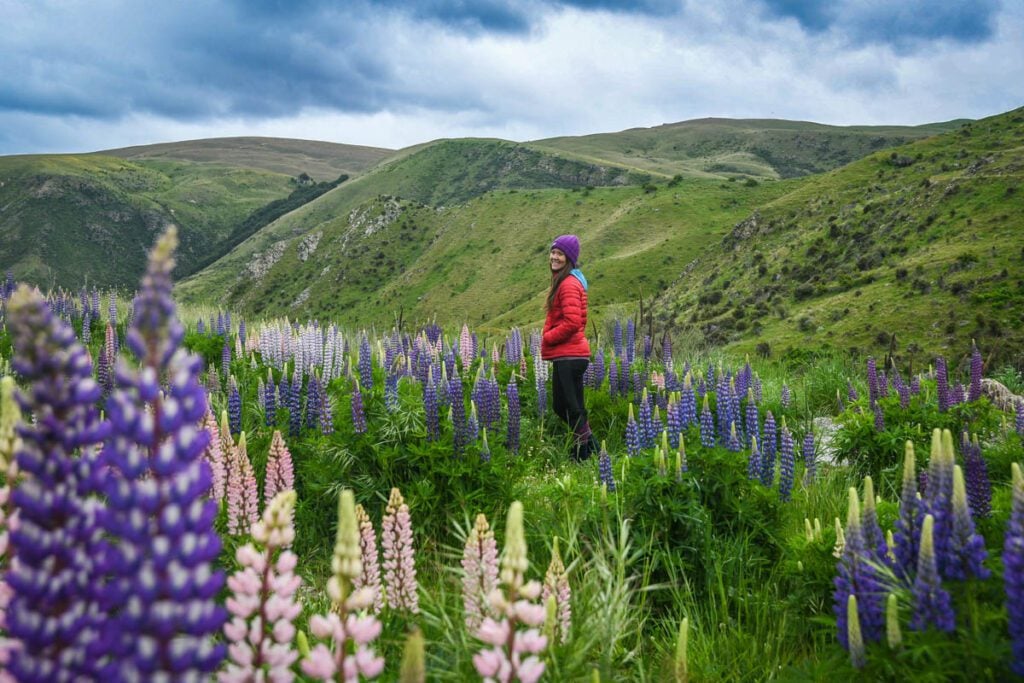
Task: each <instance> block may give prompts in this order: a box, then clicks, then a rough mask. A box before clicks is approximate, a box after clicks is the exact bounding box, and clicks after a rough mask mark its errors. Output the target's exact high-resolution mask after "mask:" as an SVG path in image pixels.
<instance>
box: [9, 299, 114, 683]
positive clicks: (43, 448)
mask: <svg viewBox="0 0 1024 683" xmlns="http://www.w3.org/2000/svg"><path fill="white" fill-rule="evenodd" d="M7 316H8V320H7V326H8V328H9V329H10V331H11V333H12V338H13V343H14V349H15V355H14V358H13V360H12V365H13V367H14V370H15V371H16V372H17V373H18V374H19V375H21V377H22V378H23V380H24V381H26V382H28V383H30V385H31V388H30V390H29V391H28V392H26V393H25V394H24V395H21V396H19V403H20V404H21V407H22V408H23V409H24V410H27V411H30V412H31V413H32V414H34V415H35V416H36V421H35V423H34V424H26V425H20V426H18V427H17V433H18V435H19V436H20V437H21V439H22V442H21V445H20V448H18V449H17V451H16V452H15V458H16V461H17V464H18V468H19V469H20V471H21V477H22V479H21V484H20V485H19V486H18V487H17V488H16V489H14V492H13V501H14V505H15V507H16V508H17V509H18V511H19V512H18V524H17V526H16V527H15V528H12V529H11V530H10V547H11V553H12V554H13V555H14V556H16V557H17V558H18V560H17V562H14V563H12V564H11V565H10V567H9V570H8V572H7V574H6V577H5V578H6V582H7V587H9V589H10V591H11V592H10V602H9V604H8V606H7V613H6V615H5V618H6V631H7V633H6V635H7V637H8V638H9V639H10V640H11V641H14V643H12V645H14V646H15V647H16V651H15V652H13V653H11V655H12V656H11V660H10V661H9V662H8V664H7V665H6V666H5V667H4V668H5V669H6V670H7V672H8V673H9V675H10V676H12V677H13V679H14V680H18V681H27V682H28V681H39V682H40V683H43V682H46V683H49V682H50V681H55V680H76V679H84V680H89V679H95V678H96V677H98V671H97V667H96V665H97V661H96V659H95V658H94V657H92V656H90V655H89V653H90V652H91V651H92V650H93V649H94V648H95V647H96V646H97V645H98V644H99V643H98V637H99V632H100V628H101V626H102V624H101V623H100V620H99V618H98V609H97V598H98V596H97V595H96V583H97V581H98V570H99V568H98V567H97V566H96V561H97V553H96V551H97V546H98V541H99V529H98V525H97V521H98V520H97V515H98V514H99V512H100V511H99V510H98V509H97V505H96V503H95V502H94V501H92V500H90V499H88V498H87V496H88V494H89V493H90V492H91V485H90V481H91V479H92V476H93V472H92V470H93V468H94V467H95V465H94V454H93V448H94V444H96V443H98V442H100V441H101V440H102V439H104V438H105V436H106V434H107V432H108V431H109V425H108V424H107V423H106V422H103V421H101V420H100V418H99V413H98V411H97V410H96V407H95V402H96V401H97V400H98V399H99V397H100V387H99V386H98V385H97V384H96V382H95V381H94V380H93V378H92V364H91V363H90V362H89V358H88V354H87V352H86V350H85V349H84V348H83V347H82V346H81V345H80V344H79V343H78V342H77V341H76V339H75V334H74V332H73V331H72V330H71V328H70V327H69V326H68V325H67V324H66V323H64V322H62V321H61V320H59V319H57V318H56V317H54V315H53V314H52V313H51V311H50V309H49V308H48V307H47V305H46V303H45V302H44V301H43V299H42V297H41V296H40V295H39V294H38V293H37V292H35V291H33V290H31V289H29V288H28V287H27V286H25V285H21V286H20V287H19V288H18V289H17V290H16V291H15V292H14V294H12V295H11V298H10V300H9V301H8V302H7ZM79 450H81V455H80V456H76V452H78V451H79Z"/></svg>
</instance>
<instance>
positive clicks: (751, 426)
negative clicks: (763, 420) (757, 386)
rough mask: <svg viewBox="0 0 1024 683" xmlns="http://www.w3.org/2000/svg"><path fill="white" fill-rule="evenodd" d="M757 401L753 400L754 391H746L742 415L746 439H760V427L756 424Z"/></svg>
mask: <svg viewBox="0 0 1024 683" xmlns="http://www.w3.org/2000/svg"><path fill="white" fill-rule="evenodd" d="M758 418H759V416H758V411H757V401H755V400H754V390H753V389H747V407H746V411H745V414H744V418H743V419H744V427H745V433H746V435H747V437H748V438H749V437H751V436H753V437H756V438H757V439H758V440H760V439H761V427H760V426H759V424H758Z"/></svg>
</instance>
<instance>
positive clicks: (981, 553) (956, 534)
mask: <svg viewBox="0 0 1024 683" xmlns="http://www.w3.org/2000/svg"><path fill="white" fill-rule="evenodd" d="M949 555H950V557H949V563H948V565H947V568H946V575H947V576H948V577H949V578H951V579H960V580H963V579H968V578H971V577H976V578H979V579H987V578H988V577H989V576H991V574H992V572H990V571H989V570H988V568H987V567H985V565H984V564H983V563H984V561H985V558H986V557H988V551H987V550H985V539H984V538H982V536H981V534H979V533H977V532H976V531H975V530H974V519H973V518H972V517H971V508H970V507H969V506H968V505H967V487H966V486H965V485H964V473H963V470H961V469H960V466H959V465H954V466H953V529H952V534H951V535H950V544H949Z"/></svg>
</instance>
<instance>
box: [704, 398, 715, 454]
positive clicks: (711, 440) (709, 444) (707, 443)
mask: <svg viewBox="0 0 1024 683" xmlns="http://www.w3.org/2000/svg"><path fill="white" fill-rule="evenodd" d="M700 442H701V445H703V446H704V447H705V448H714V447H715V420H714V418H713V417H712V416H711V406H710V404H709V403H708V397H707V394H705V395H704V406H703V407H702V408H701V410H700Z"/></svg>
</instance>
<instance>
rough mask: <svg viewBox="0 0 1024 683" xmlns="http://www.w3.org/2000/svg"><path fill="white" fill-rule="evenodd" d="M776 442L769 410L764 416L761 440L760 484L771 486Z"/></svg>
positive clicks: (773, 475) (773, 421) (774, 429)
mask: <svg viewBox="0 0 1024 683" xmlns="http://www.w3.org/2000/svg"><path fill="white" fill-rule="evenodd" d="M776 444H777V436H776V428H775V416H774V415H772V411H770V410H769V411H768V414H767V415H765V418H764V438H763V440H762V441H761V484H763V485H764V486H767V487H771V485H772V482H773V481H774V480H775V453H776V449H777V445H776Z"/></svg>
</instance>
